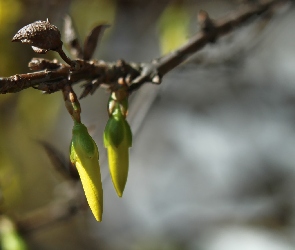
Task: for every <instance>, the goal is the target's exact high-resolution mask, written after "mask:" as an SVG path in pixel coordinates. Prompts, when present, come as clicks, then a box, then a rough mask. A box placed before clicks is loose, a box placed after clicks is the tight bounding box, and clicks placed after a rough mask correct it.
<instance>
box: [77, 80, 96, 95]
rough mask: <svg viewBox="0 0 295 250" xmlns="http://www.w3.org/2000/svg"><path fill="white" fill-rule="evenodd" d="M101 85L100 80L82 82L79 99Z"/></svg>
mask: <svg viewBox="0 0 295 250" xmlns="http://www.w3.org/2000/svg"><path fill="white" fill-rule="evenodd" d="M100 85H101V81H99V80H93V81H92V82H87V83H85V84H83V86H82V88H84V90H83V92H82V94H81V95H80V97H79V99H82V98H84V97H86V96H87V95H88V94H91V95H93V93H94V92H95V90H96V89H97V88H98V87H99V86H100Z"/></svg>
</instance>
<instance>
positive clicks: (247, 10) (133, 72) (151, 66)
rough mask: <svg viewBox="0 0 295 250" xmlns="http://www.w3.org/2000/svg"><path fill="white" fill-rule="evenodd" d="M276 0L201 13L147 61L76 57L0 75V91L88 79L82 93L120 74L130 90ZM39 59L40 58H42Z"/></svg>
mask: <svg viewBox="0 0 295 250" xmlns="http://www.w3.org/2000/svg"><path fill="white" fill-rule="evenodd" d="M280 2H284V1H283V0H270V1H263V3H260V4H256V5H248V6H247V5H245V6H243V8H242V9H241V10H238V11H237V12H234V13H232V14H231V15H229V16H227V17H226V18H222V19H219V20H217V21H215V22H213V21H212V20H211V19H209V17H208V15H207V16H206V15H205V16H202V17H201V18H200V19H201V20H203V23H201V25H200V26H201V28H202V30H201V31H200V32H199V33H197V34H196V35H195V36H194V37H193V38H192V39H191V40H190V41H188V42H187V43H186V44H185V45H183V46H182V47H180V48H179V49H177V50H175V51H173V52H171V53H169V54H167V55H165V56H163V57H161V58H159V59H156V60H153V61H152V62H151V63H146V64H135V63H133V64H132V63H130V64H129V63H125V62H124V61H122V60H120V61H118V62H117V63H106V62H98V61H85V60H76V61H75V62H76V63H80V65H79V69H78V70H75V71H71V70H72V69H71V68H70V67H69V66H68V65H64V64H58V63H56V65H57V66H56V67H57V68H56V69H48V68H43V70H41V71H38V72H34V73H27V74H17V75H14V76H10V77H3V78H0V93H1V94H5V93H14V92H19V91H21V90H23V89H26V88H29V87H35V88H37V89H41V90H43V91H45V92H46V93H53V92H56V91H58V90H61V89H62V88H63V87H64V85H65V84H69V83H70V84H76V83H78V82H80V81H88V82H89V83H88V85H85V92H84V93H83V94H82V96H83V97H84V96H86V95H87V94H88V93H93V92H94V91H95V88H96V87H97V86H99V85H100V84H101V83H104V84H107V85H112V84H115V83H117V82H118V80H119V79H120V78H124V79H125V80H126V82H127V83H128V84H129V85H130V87H129V91H130V92H133V91H135V90H137V89H138V88H140V86H142V85H143V84H144V83H146V82H152V83H155V84H159V83H160V82H161V78H162V77H163V76H164V75H165V74H166V73H168V72H169V71H171V70H172V69H174V68H175V67H177V66H178V65H180V64H181V63H183V62H184V61H185V60H187V58H188V57H189V56H191V55H193V54H194V53H195V52H197V51H199V50H201V49H202V48H203V47H204V46H205V45H206V44H208V43H212V42H214V41H216V40H217V39H218V38H220V37H222V36H224V35H226V34H228V33H229V32H231V31H233V30H234V29H235V28H236V27H237V26H239V25H241V24H243V23H245V22H247V21H248V20H249V19H250V18H252V17H254V16H256V15H260V14H262V13H264V12H267V11H268V10H270V9H272V7H274V6H275V5H276V4H278V3H280ZM202 14H204V12H203V13H202ZM39 60H40V61H44V60H45V59H39ZM52 63H53V62H52ZM92 85H93V89H92Z"/></svg>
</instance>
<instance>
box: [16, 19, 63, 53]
mask: <svg viewBox="0 0 295 250" xmlns="http://www.w3.org/2000/svg"><path fill="white" fill-rule="evenodd" d="M12 42H22V43H27V44H30V45H31V46H32V48H33V50H34V51H35V52H37V53H40V54H44V53H46V52H47V51H48V50H57V49H58V48H61V46H62V41H61V36H60V32H59V30H58V28H57V27H56V26H54V25H52V24H51V23H50V22H49V21H48V20H47V21H36V22H34V23H31V24H28V25H26V26H25V27H23V28H21V29H20V30H19V31H18V32H17V33H16V34H15V35H14V37H13V38H12Z"/></svg>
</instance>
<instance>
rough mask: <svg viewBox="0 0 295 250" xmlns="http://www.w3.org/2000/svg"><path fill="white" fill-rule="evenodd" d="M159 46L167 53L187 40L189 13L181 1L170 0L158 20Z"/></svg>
mask: <svg viewBox="0 0 295 250" xmlns="http://www.w3.org/2000/svg"><path fill="white" fill-rule="evenodd" d="M158 26H159V30H160V46H161V51H162V53H168V52H170V51H172V50H174V49H176V48H177V47H179V46H180V45H182V44H184V43H185V42H186V41H187V40H188V34H189V13H188V11H187V10H186V9H185V6H184V5H183V3H181V2H172V3H171V4H170V5H169V6H168V7H167V8H166V10H165V11H164V12H163V13H162V16H161V17H160V20H159V24H158Z"/></svg>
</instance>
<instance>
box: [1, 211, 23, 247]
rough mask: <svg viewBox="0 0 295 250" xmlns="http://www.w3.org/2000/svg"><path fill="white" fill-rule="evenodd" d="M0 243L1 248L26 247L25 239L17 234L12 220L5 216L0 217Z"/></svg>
mask: <svg viewBox="0 0 295 250" xmlns="http://www.w3.org/2000/svg"><path fill="white" fill-rule="evenodd" d="M0 243H1V244H0V246H1V250H26V249H28V248H27V246H26V243H25V241H24V240H23V238H22V237H21V236H20V235H19V234H18V232H17V230H16V228H15V225H14V224H13V222H12V221H11V220H10V219H9V218H8V217H5V216H1V217H0Z"/></svg>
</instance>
